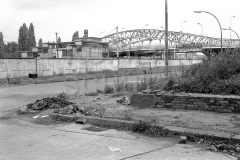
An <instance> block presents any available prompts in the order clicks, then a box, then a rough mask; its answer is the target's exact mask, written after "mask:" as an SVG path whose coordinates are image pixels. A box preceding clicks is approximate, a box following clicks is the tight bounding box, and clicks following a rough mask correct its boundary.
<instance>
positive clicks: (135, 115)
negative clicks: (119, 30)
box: [1, 94, 240, 134]
mask: <svg viewBox="0 0 240 160" xmlns="http://www.w3.org/2000/svg"><path fill="white" fill-rule="evenodd" d="M48 96H56V94H54V95H49V94H44V95H28V96H26V95H20V94H19V95H5V96H4V97H1V101H2V102H3V103H4V104H5V105H8V104H7V103H8V102H9V101H10V100H11V102H9V103H14V102H13V101H16V102H17V103H16V106H15V107H14V108H15V111H16V108H18V107H21V108H24V106H25V105H26V103H29V102H31V103H33V102H35V101H36V100H37V99H41V98H44V97H48ZM122 97H123V96H120V97H112V95H104V94H99V95H98V96H73V95H72V96H70V97H69V98H68V100H69V101H71V102H73V103H76V104H77V105H78V106H80V107H82V108H85V109H89V110H91V111H92V115H93V116H100V117H107V118H117V119H125V120H134V121H139V120H144V121H147V122H152V123H156V124H159V125H162V126H167V125H168V126H178V127H186V128H191V129H201V130H209V131H220V132H225V133H233V134H240V115H238V114H230V113H214V112H206V111H190V110H171V109H163V108H161V109H159V108H136V107H135V108H134V107H131V106H129V105H123V104H119V103H117V100H119V99H121V98H122ZM13 111H14V110H13V108H12V109H8V110H1V114H2V115H3V114H5V118H8V117H11V118H18V119H22V120H25V121H29V122H33V123H40V124H48V125H51V124H57V123H59V122H54V121H52V120H50V119H48V117H44V118H43V117H42V118H41V116H45V115H48V114H49V113H50V112H52V110H46V111H44V112H41V113H28V114H19V115H16V114H12V113H13ZM6 114H7V116H6ZM36 115H38V116H39V117H38V118H33V117H35V116H36Z"/></svg>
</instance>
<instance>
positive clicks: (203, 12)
mask: <svg viewBox="0 0 240 160" xmlns="http://www.w3.org/2000/svg"><path fill="white" fill-rule="evenodd" d="M194 13H208V14H210V15H212V16H213V17H214V18H216V20H217V21H218V24H219V27H220V32H221V53H223V51H222V27H221V24H220V22H219V20H218V19H217V17H216V16H214V15H213V14H212V13H209V12H206V11H194Z"/></svg>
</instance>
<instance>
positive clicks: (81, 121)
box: [76, 117, 87, 124]
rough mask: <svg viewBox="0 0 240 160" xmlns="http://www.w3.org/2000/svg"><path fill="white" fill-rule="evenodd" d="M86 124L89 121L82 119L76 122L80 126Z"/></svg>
mask: <svg viewBox="0 0 240 160" xmlns="http://www.w3.org/2000/svg"><path fill="white" fill-rule="evenodd" d="M86 122H87V120H86V119H85V118H82V117H81V118H79V119H77V120H76V123H79V124H85V123H86Z"/></svg>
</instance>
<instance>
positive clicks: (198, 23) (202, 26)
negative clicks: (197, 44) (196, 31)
mask: <svg viewBox="0 0 240 160" xmlns="http://www.w3.org/2000/svg"><path fill="white" fill-rule="evenodd" d="M198 25H200V26H201V33H202V35H203V26H202V24H201V23H198Z"/></svg>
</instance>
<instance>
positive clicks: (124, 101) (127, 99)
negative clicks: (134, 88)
mask: <svg viewBox="0 0 240 160" xmlns="http://www.w3.org/2000/svg"><path fill="white" fill-rule="evenodd" d="M130 99H131V97H128V96H124V97H123V98H121V99H119V100H117V103H120V104H123V105H130Z"/></svg>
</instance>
